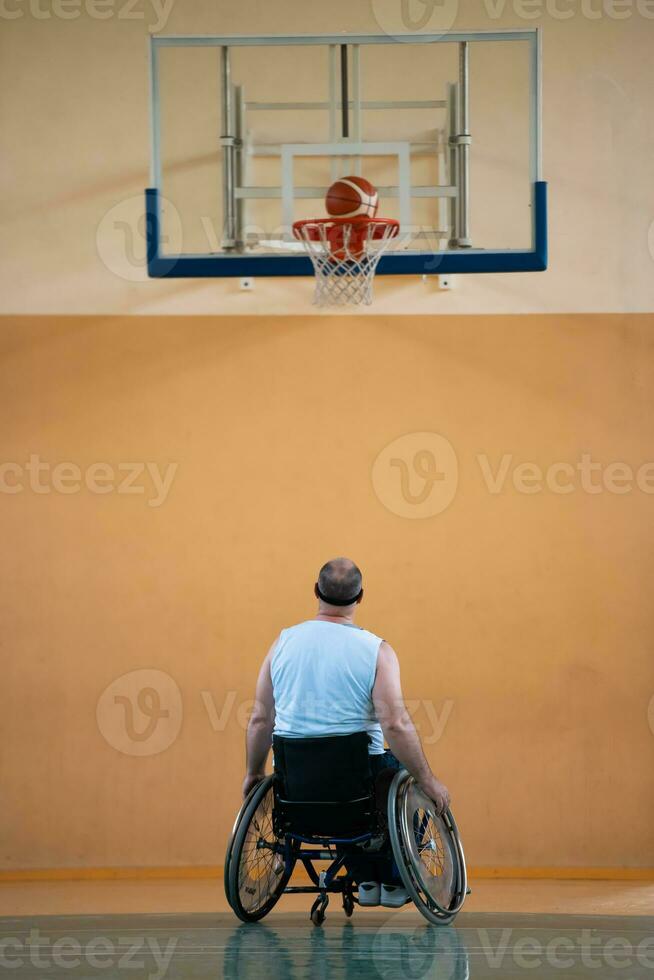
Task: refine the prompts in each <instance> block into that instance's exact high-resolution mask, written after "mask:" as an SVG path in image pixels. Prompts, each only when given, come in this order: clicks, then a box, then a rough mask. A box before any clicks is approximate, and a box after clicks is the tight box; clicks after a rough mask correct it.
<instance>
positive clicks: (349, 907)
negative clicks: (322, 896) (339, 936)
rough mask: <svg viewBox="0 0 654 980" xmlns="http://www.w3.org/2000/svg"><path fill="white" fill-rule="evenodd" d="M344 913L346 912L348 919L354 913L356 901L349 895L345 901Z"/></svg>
mask: <svg viewBox="0 0 654 980" xmlns="http://www.w3.org/2000/svg"><path fill="white" fill-rule="evenodd" d="M343 911H344V912H345V914H346V916H347V917H348V919H349V918H350V916H351V915H352V913H353V912H354V900H353V899H352V898H350V896H349V895H348V896H347V897H346V898H344V899H343Z"/></svg>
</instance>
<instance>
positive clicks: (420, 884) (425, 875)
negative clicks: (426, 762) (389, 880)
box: [388, 769, 467, 925]
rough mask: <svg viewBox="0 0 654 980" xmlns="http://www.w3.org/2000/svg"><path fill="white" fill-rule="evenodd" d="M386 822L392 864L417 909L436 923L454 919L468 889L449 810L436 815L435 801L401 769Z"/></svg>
mask: <svg viewBox="0 0 654 980" xmlns="http://www.w3.org/2000/svg"><path fill="white" fill-rule="evenodd" d="M388 826H389V832H390V838H391V845H392V848H393V856H394V858H395V863H396V864H397V867H398V871H399V873H400V876H401V878H402V881H403V883H404V887H405V888H406V890H407V891H408V893H409V895H410V896H411V898H412V899H413V902H414V903H415V905H416V907H417V908H418V911H419V912H420V913H421V914H422V915H423V916H424V917H425V919H427V921H428V922H432V923H435V924H436V925H447V924H448V923H449V922H452V920H453V919H454V916H455V915H456V914H457V912H458V911H459V910H460V908H461V906H462V905H463V903H464V901H465V897H466V892H467V878H466V866H465V858H464V855H463V847H462V846H461V841H460V840H459V834H458V830H457V826H456V823H455V821H454V817H453V816H452V813H451V812H450V811H449V810H447V811H446V812H445V813H444V814H443V815H442V816H438V815H437V814H436V811H435V807H434V803H433V801H432V800H430V799H429V798H428V797H427V796H425V794H424V793H423V792H422V791H421V790H420V789H419V787H418V785H417V784H416V782H415V780H414V779H413V777H412V776H410V775H409V773H408V772H407V771H406V770H404V769H403V770H400V772H398V773H397V775H396V776H395V778H394V779H393V782H392V783H391V788H390V792H389V795H388Z"/></svg>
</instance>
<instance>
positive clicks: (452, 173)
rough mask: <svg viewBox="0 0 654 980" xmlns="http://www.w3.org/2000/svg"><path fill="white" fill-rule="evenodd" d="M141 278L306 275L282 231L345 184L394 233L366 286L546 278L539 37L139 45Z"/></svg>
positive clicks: (316, 213) (532, 33)
mask: <svg viewBox="0 0 654 980" xmlns="http://www.w3.org/2000/svg"><path fill="white" fill-rule="evenodd" d="M150 59H151V60H150V83H151V143H152V160H151V163H152V168H151V187H150V188H149V189H148V190H147V192H146V209H147V229H148V268H149V272H150V275H151V276H157V277H159V276H166V277H186V276H191V277H195V276H200V277H205V276H207V277H210V276H293V275H311V274H312V272H313V270H312V266H311V263H310V261H309V259H308V258H307V257H306V255H305V254H304V252H303V249H302V246H301V245H300V244H299V243H298V242H297V241H295V239H294V237H293V234H292V225H293V222H294V221H297V220H299V219H303V218H318V217H324V215H325V205H324V197H325V192H326V190H327V188H328V186H329V185H330V184H331V183H332V182H333V181H334V180H336V179H337V178H338V177H340V176H345V175H350V174H356V175H363V176H364V177H366V178H367V179H368V180H370V181H371V182H372V183H373V184H375V186H376V187H377V188H378V191H379V199H380V205H379V216H381V217H385V218H392V219H395V220H397V221H399V223H400V234H399V235H398V236H397V238H396V239H394V240H393V242H392V244H391V246H390V247H389V248H388V250H387V251H386V253H385V254H384V255H383V257H382V258H381V259H380V262H379V266H378V274H386V275H388V274H414V275H415V274H430V273H433V274H444V273H465V272H520V271H540V270H542V269H544V268H545V267H546V263H547V232H546V185H545V184H544V182H543V181H542V175H541V136H540V129H541V127H540V40H539V35H538V30H537V29H534V30H520V31H497V32H492V33H488V32H484V33H466V34H458V33H449V34H444V35H425V34H417V35H406V34H405V35H400V36H395V37H393V36H390V35H387V34H380V35H333V36H311V37H305V36H290V37H213V36H211V37H204V36H196V37H193V36H188V37H186V36H184V37H182V36H169V37H164V36H161V37H152V38H151V39H150Z"/></svg>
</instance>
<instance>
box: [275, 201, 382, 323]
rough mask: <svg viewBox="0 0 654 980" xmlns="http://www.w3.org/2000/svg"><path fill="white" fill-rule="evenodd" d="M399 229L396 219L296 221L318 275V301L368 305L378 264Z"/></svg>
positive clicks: (328, 304)
mask: <svg viewBox="0 0 654 980" xmlns="http://www.w3.org/2000/svg"><path fill="white" fill-rule="evenodd" d="M398 231H399V228H398V224H397V222H396V221H374V222H373V221H370V222H366V223H365V224H362V223H361V222H357V224H356V226H355V225H354V224H352V223H338V224H336V223H335V222H332V221H325V220H320V221H299V222H297V223H296V224H295V225H294V232H295V235H296V237H298V238H299V239H300V241H302V242H303V244H304V247H305V249H306V252H307V254H308V255H309V258H310V259H311V262H312V263H313V268H314V272H315V275H316V289H315V292H314V297H313V302H314V303H315V305H316V306H323V307H324V306H358V305H360V304H363V305H366V306H369V305H370V303H371V302H372V290H373V283H374V278H375V271H376V269H377V265H378V263H379V260H380V258H381V257H382V255H383V254H384V252H385V251H386V250H387V249H388V247H389V245H390V242H391V240H392V239H393V238H395V237H396V236H397V234H398Z"/></svg>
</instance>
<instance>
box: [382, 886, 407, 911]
mask: <svg viewBox="0 0 654 980" xmlns="http://www.w3.org/2000/svg"><path fill="white" fill-rule="evenodd" d="M408 901H409V893H408V892H407V890H406V888H402V886H401V885H382V886H381V903H382V905H384V906H385V907H386V908H387V909H400V908H402V906H403V905H406V903H407V902H408Z"/></svg>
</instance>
